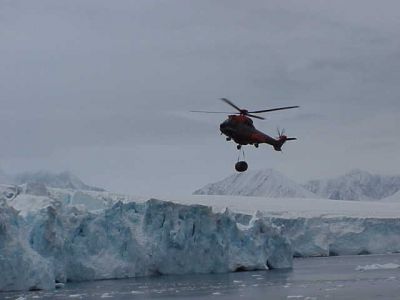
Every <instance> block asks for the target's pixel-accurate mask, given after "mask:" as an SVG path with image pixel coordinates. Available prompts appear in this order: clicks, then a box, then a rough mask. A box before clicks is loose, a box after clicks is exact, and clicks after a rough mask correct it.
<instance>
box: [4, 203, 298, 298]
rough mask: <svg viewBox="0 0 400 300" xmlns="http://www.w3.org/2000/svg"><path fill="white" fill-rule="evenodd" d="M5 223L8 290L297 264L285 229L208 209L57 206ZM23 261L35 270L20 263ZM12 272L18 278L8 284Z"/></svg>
mask: <svg viewBox="0 0 400 300" xmlns="http://www.w3.org/2000/svg"><path fill="white" fill-rule="evenodd" d="M58 204H59V203H58ZM0 216H1V219H0V220H1V223H0V224H3V227H4V224H6V225H5V226H6V228H7V230H4V229H2V231H1V232H0V243H1V244H0V247H1V248H0V257H2V258H3V257H6V261H2V260H0V267H1V271H2V272H0V274H2V275H0V290H13V289H29V288H32V287H35V288H52V287H54V283H55V281H57V282H66V281H67V280H71V281H80V280H94V279H109V278H127V277H135V276H145V275H153V274H185V273H215V272H229V271H235V270H258V269H265V268H287V267H291V265H292V249H291V247H290V244H289V242H288V240H287V239H286V238H284V237H283V236H282V235H281V234H280V230H279V229H278V228H277V227H275V226H271V224H269V223H265V222H264V221H263V220H261V219H259V218H256V217H254V218H252V219H251V221H250V223H248V224H247V225H246V226H243V225H241V224H238V223H237V221H236V220H235V214H234V213H231V212H229V211H227V212H225V213H213V212H212V211H211V209H210V208H208V207H205V206H200V205H192V206H187V205H181V204H174V203H171V202H163V201H159V200H149V201H147V202H145V203H135V202H130V203H126V204H123V203H121V202H118V203H116V204H115V205H114V206H112V207H111V208H108V209H105V210H103V211H102V212H99V213H96V214H95V213H90V212H87V211H81V210H78V209H76V208H74V207H65V206H63V205H57V204H53V205H50V206H48V207H47V208H45V209H42V210H41V211H40V212H39V213H37V214H34V215H33V214H28V215H27V217H26V218H25V220H24V221H23V222H22V219H21V218H20V217H19V216H18V215H17V213H16V211H15V210H13V209H11V208H8V209H6V210H2V214H1V215H0ZM9 224H13V225H9ZM10 226H11V227H10ZM3 227H1V228H3ZM16 240H21V241H23V242H22V243H18V242H15V241H16ZM11 253H15V255H14V256H11ZM20 257H22V258H26V261H28V262H30V267H29V268H28V270H31V271H29V272H27V269H26V266H25V264H24V265H21V263H18V261H17V259H18V258H20ZM10 266H12V268H13V269H12V270H13V271H12V272H11V273H9V274H10V275H7V276H8V277H5V275H4V274H6V273H7V274H8V272H3V270H7V269H9V268H10ZM24 274H29V276H30V277H31V279H30V280H31V281H32V280H33V282H29V281H27V278H25V277H24V276H26V275H24ZM12 278H14V280H12ZM25 281H26V283H25Z"/></svg>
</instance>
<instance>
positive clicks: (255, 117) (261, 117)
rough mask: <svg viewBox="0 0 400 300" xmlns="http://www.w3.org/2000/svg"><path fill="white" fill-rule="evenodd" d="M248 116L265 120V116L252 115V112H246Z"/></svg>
mask: <svg viewBox="0 0 400 300" xmlns="http://www.w3.org/2000/svg"><path fill="white" fill-rule="evenodd" d="M245 115H246V116H249V117H252V118H256V119H260V120H265V118H263V117H260V116H256V115H252V114H245Z"/></svg>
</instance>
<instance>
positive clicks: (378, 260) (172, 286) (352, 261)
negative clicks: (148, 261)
mask: <svg viewBox="0 0 400 300" xmlns="http://www.w3.org/2000/svg"><path fill="white" fill-rule="evenodd" d="M387 263H392V265H391V269H388V268H386V269H372V270H357V267H359V266H366V265H372V264H381V265H382V264H383V265H384V264H387ZM393 264H394V265H393ZM395 264H398V265H400V254H390V255H367V256H340V257H339V256H337V257H324V258H304V259H296V260H295V262H294V267H293V269H291V270H272V271H258V272H240V273H230V274H211V275H182V276H157V277H150V278H136V279H124V280H104V281H93V282H81V283H68V284H66V285H65V286H64V287H63V288H61V289H57V290H54V291H37V292H12V293H0V299H19V300H24V299H70V300H71V299H110V300H121V299H163V300H165V299H211V300H212V299H216V300H218V299H307V300H313V299H363V300H364V299H400V268H395V267H396V265H395Z"/></svg>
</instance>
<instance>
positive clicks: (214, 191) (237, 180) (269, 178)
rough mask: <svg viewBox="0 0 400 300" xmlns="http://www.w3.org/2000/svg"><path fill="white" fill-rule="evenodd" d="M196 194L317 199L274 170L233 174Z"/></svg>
mask: <svg viewBox="0 0 400 300" xmlns="http://www.w3.org/2000/svg"><path fill="white" fill-rule="evenodd" d="M194 194H196V195H241V196H264V197H275V198H278V197H279V198H316V195H315V194H313V193H312V192H310V191H308V190H306V189H305V188H304V187H302V186H301V185H299V184H297V183H296V182H294V181H293V180H291V179H289V178H287V177H286V176H284V175H283V174H282V173H280V172H278V171H276V170H273V169H265V170H258V171H247V172H244V173H237V174H233V175H231V176H229V177H227V178H225V179H223V180H221V181H218V182H215V183H210V184H207V185H206V186H204V187H203V188H201V189H199V190H197V191H195V192H194Z"/></svg>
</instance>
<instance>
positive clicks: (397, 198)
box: [381, 191, 400, 202]
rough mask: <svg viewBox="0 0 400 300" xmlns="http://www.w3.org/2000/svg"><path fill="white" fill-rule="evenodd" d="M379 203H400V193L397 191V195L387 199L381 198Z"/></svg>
mask: <svg viewBox="0 0 400 300" xmlns="http://www.w3.org/2000/svg"><path fill="white" fill-rule="evenodd" d="M381 201H382V202H400V191H398V192H397V193H395V194H393V195H391V196H389V197H386V198H383V199H382V200H381Z"/></svg>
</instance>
